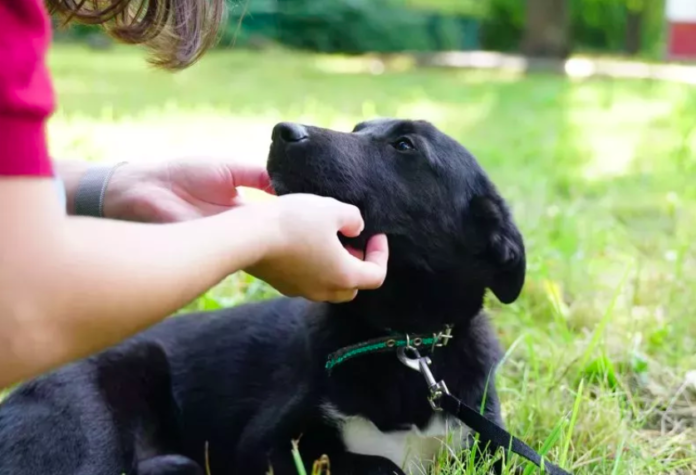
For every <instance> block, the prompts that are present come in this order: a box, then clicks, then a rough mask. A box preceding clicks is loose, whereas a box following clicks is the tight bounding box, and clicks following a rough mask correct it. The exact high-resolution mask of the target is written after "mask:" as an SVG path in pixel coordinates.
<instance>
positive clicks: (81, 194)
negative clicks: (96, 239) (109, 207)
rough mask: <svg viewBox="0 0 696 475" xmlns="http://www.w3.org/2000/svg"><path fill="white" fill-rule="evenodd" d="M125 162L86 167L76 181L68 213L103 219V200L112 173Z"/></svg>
mask: <svg viewBox="0 0 696 475" xmlns="http://www.w3.org/2000/svg"><path fill="white" fill-rule="evenodd" d="M125 163H126V162H120V163H116V164H113V165H105V164H95V165H91V166H88V167H87V168H86V170H85V171H84V172H83V173H82V174H81V175H80V176H79V178H78V179H77V180H76V183H75V184H74V185H73V186H74V193H73V194H72V197H71V199H72V203H70V205H69V206H68V208H69V211H71V212H72V213H74V214H75V215H77V216H91V217H97V218H102V217H104V200H105V195H106V189H107V188H108V186H109V182H110V181H111V178H112V175H113V174H114V172H115V171H116V170H117V169H118V168H119V167H121V166H123V165H124V164H125Z"/></svg>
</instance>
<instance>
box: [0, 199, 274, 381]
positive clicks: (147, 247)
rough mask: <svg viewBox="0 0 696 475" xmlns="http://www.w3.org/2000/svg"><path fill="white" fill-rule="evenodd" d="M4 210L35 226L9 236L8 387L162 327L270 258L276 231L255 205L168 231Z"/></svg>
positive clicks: (4, 277) (1, 296)
mask: <svg viewBox="0 0 696 475" xmlns="http://www.w3.org/2000/svg"><path fill="white" fill-rule="evenodd" d="M49 190H50V189H44V192H45V193H50V191H49ZM3 212H4V213H5V214H4V216H3V218H4V223H10V222H11V221H12V220H13V219H17V220H18V222H19V221H20V220H21V221H22V222H23V223H26V222H27V219H29V220H30V221H32V222H31V223H29V224H28V225H26V224H25V225H24V227H25V230H24V231H19V230H17V229H18V228H14V229H15V230H14V231H9V229H11V228H8V229H3V235H2V241H3V242H2V246H0V261H1V262H2V266H1V267H0V272H1V274H0V315H2V316H3V318H2V320H0V324H1V325H2V326H1V327H0V361H3V370H2V372H0V387H3V386H6V385H7V384H12V383H14V382H16V381H18V380H19V379H24V378H28V377H32V376H34V375H36V374H38V373H40V372H44V371H47V370H49V369H51V368H54V367H55V366H57V365H61V364H64V363H67V362H70V361H72V360H75V359H77V358H81V357H83V356H87V355H89V354H91V353H93V352H95V351H99V350H101V349H104V348H106V347H108V346H110V345H112V344H115V343H117V342H119V341H120V340H122V339H124V338H126V337H128V336H130V335H133V334H135V333H136V332H138V331H140V330H142V329H144V328H146V327H147V326H149V325H152V324H154V323H156V322H158V321H160V320H161V319H163V318H165V317H166V316H168V315H170V314H171V313H173V312H175V311H176V310H178V309H179V308H181V307H182V306H184V305H185V304H186V303H188V302H190V301H191V300H193V299H195V298H196V297H197V296H198V295H200V294H201V293H203V292H204V291H206V290H207V289H209V288H210V287H212V286H214V285H215V284H216V283H218V282H219V281H220V280H221V279H223V278H224V277H226V276H227V275H229V274H230V273H231V272H233V271H235V270H239V269H243V268H245V267H247V266H249V265H251V264H252V263H254V262H255V260H258V259H259V258H261V256H262V254H263V252H264V250H265V248H264V244H263V243H264V242H265V240H264V235H267V234H268V230H267V229H265V228H267V227H268V224H267V222H266V223H264V222H263V221H262V218H261V217H260V216H259V215H258V210H255V209H254V207H243V208H240V209H237V210H234V211H231V212H228V213H223V214H221V215H218V216H214V217H211V218H205V219H202V220H196V221H190V222H184V223H177V224H167V225H148V224H136V223H126V222H119V221H110V220H99V219H90V218H76V217H70V218H66V217H60V219H58V218H53V222H48V223H47V222H46V220H45V219H42V218H41V217H34V218H30V217H28V216H27V215H26V214H23V215H22V214H21V210H16V212H15V213H14V214H15V216H12V215H11V214H12V211H11V210H9V209H6V210H3ZM8 214H9V216H8ZM266 221H267V220H266ZM30 228H33V229H34V232H30V233H29V234H28V235H27V234H26V229H30ZM233 230H237V232H233ZM240 230H243V231H242V232H240ZM8 231H9V232H8ZM19 249H21V252H19ZM3 340H4V341H3Z"/></svg>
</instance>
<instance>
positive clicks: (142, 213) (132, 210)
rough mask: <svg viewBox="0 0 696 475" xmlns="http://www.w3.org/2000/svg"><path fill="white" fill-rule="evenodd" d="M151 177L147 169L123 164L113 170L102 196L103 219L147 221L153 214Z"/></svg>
mask: <svg viewBox="0 0 696 475" xmlns="http://www.w3.org/2000/svg"><path fill="white" fill-rule="evenodd" d="M150 183H152V177H151V176H150V171H149V169H148V167H146V166H142V165H137V164H130V163H128V164H124V165H122V166H120V167H118V168H117V169H116V170H114V172H113V174H112V175H111V179H110V180H109V184H108V186H107V187H106V192H105V195H104V208H103V209H104V217H105V218H109V219H118V220H123V221H147V219H145V218H144V217H146V216H149V215H151V214H152V213H153V209H154V205H153V199H152V198H153V196H152V195H153V193H149V192H148V190H149V191H153V190H151V189H150V187H149V186H148V184H150Z"/></svg>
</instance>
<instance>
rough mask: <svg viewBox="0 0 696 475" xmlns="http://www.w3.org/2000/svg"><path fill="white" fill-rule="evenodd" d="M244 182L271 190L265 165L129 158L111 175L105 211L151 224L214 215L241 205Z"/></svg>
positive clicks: (105, 200)
mask: <svg viewBox="0 0 696 475" xmlns="http://www.w3.org/2000/svg"><path fill="white" fill-rule="evenodd" d="M240 186H243V187H249V188H257V189H260V190H264V191H267V192H271V185H270V181H269V179H268V174H267V173H266V169H265V168H264V167H262V166H256V165H249V164H243V163H238V164H235V163H231V162H224V161H217V160H204V159H190V160H176V161H170V162H164V163H155V164H135V163H133V164H130V163H128V164H125V165H122V166H120V167H118V168H117V169H116V170H115V172H114V174H113V175H112V177H111V179H110V180H109V184H108V186H107V189H106V194H105V196H104V216H105V217H106V218H111V219H121V220H127V221H141V222H150V223H168V222H176V221H186V220H189V219H194V218H200V217H203V216H210V215H213V214H218V213H221V212H223V211H227V210H229V209H231V208H233V207H235V206H237V205H239V204H241V198H240V196H239V194H238V191H237V187H240Z"/></svg>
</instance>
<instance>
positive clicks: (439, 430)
mask: <svg viewBox="0 0 696 475" xmlns="http://www.w3.org/2000/svg"><path fill="white" fill-rule="evenodd" d="M322 410H323V413H324V416H325V417H326V418H327V419H328V420H329V421H330V422H331V423H332V424H335V425H336V426H337V427H338V428H339V431H340V433H341V437H342V438H343V443H344V444H345V446H346V448H347V450H348V451H349V452H352V453H354V454H362V455H375V456H380V457H384V458H387V459H389V460H391V461H392V462H394V463H395V464H396V465H398V466H399V467H400V468H401V469H402V470H403V471H404V472H405V473H407V474H409V475H421V474H422V475H425V474H427V473H429V470H430V467H431V466H432V464H433V463H434V462H435V461H436V459H437V456H438V454H439V453H440V452H441V451H442V450H443V449H447V450H449V451H453V452H454V453H455V454H458V453H459V451H461V450H462V449H463V448H465V447H466V444H467V435H468V434H469V432H470V429H469V428H468V427H467V426H465V425H463V424H461V423H460V422H459V421H457V420H453V419H452V418H446V417H445V416H444V414H435V415H434V416H433V417H432V418H431V419H430V422H429V423H428V425H427V426H426V427H425V429H424V430H420V429H418V427H416V426H415V425H414V426H412V427H411V428H410V429H408V430H400V431H393V432H382V431H380V430H379V429H378V428H377V426H376V425H375V424H374V423H373V422H372V421H370V420H369V419H365V418H363V417H360V416H347V415H345V414H342V413H341V412H339V411H338V410H337V409H336V408H335V407H334V406H333V405H331V404H324V405H323V406H322Z"/></svg>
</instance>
